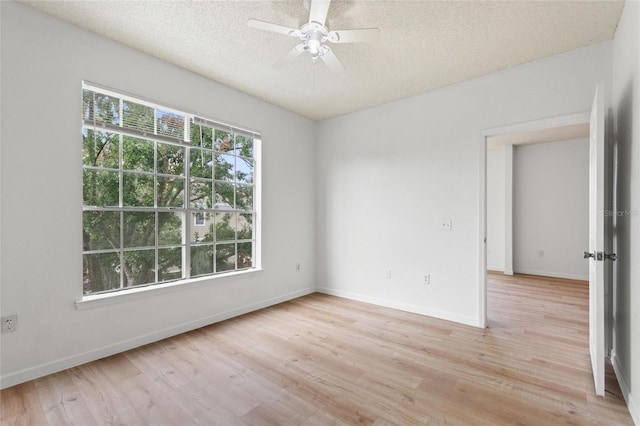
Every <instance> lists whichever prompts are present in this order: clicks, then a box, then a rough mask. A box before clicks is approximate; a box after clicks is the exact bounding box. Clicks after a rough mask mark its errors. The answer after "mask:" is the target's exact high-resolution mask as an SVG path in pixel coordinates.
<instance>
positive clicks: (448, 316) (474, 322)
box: [316, 287, 482, 327]
mask: <svg viewBox="0 0 640 426" xmlns="http://www.w3.org/2000/svg"><path fill="white" fill-rule="evenodd" d="M316 291H317V292H318V293H324V294H329V295H331V296H338V297H344V298H345V299H351V300H357V301H359V302H365V303H371V304H372V305H378V306H384V307H386V308H393V309H398V310H401V311H406V312H413V313H415V314H421V315H426V316H430V317H434V318H439V319H443V320H447V321H453V322H457V323H460V324H465V325H471V326H474V327H482V325H481V322H480V318H476V317H470V316H466V315H458V314H454V313H451V312H445V311H438V310H435V309H429V308H425V307H422V306H416V305H411V304H408V303H402V302H396V301H393V300H388V299H381V298H377V297H371V296H365V295H362V294H357V293H351V292H348V291H342V290H336V289H333V288H327V287H319V288H317V289H316Z"/></svg>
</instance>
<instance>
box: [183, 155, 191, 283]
mask: <svg viewBox="0 0 640 426" xmlns="http://www.w3.org/2000/svg"><path fill="white" fill-rule="evenodd" d="M183 168H184V189H183V192H184V209H185V212H184V217H183V218H182V229H183V232H182V242H183V247H184V249H183V256H182V276H183V277H184V278H185V279H187V278H191V243H190V242H191V202H190V199H191V195H190V193H189V192H190V190H191V147H187V148H185V150H184V167H183Z"/></svg>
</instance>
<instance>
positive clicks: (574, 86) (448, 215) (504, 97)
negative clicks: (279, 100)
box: [317, 42, 611, 325]
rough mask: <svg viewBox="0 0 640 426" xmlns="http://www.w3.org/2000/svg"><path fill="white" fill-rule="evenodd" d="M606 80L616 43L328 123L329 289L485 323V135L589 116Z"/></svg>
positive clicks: (324, 185) (322, 168)
mask: <svg viewBox="0 0 640 426" xmlns="http://www.w3.org/2000/svg"><path fill="white" fill-rule="evenodd" d="M599 82H608V83H610V82H611V42H605V43H600V44H596V45H592V46H589V47H586V48H582V49H577V50H574V51H572V52H568V53H566V54H562V55H558V56H554V57H550V58H546V59H542V60H539V61H535V62H531V63H528V64H526V65H523V66H520V67H517V68H512V69H509V70H504V71H501V72H497V73H493V74H490V75H487V76H484V77H480V78H476V79H472V80H468V81H465V82H463V83H460V84H455V85H451V86H448V87H444V88H441V89H437V90H433V91H430V92H427V93H424V94H421V95H418V96H413V97H410V98H406V99H402V100H398V101H395V102H390V103H387V104H384V105H380V106H377V107H373V108H369V109H366V110H362V111H359V112H355V113H352V114H347V115H343V116H340V117H336V118H332V119H328V120H324V121H322V122H320V123H319V124H318V128H317V129H318V130H317V141H318V143H317V164H318V166H317V167H318V174H317V183H318V189H317V197H318V198H317V207H318V227H317V235H318V248H317V253H318V264H317V271H318V278H317V285H318V288H319V289H320V291H323V292H326V293H330V294H336V295H340V296H344V297H350V298H353V299H359V300H364V301H367V302H372V303H378V304H381V305H386V306H391V307H396V308H400V309H405V310H409V311H413V312H420V313H424V314H428V315H432V316H435V317H440V318H445V319H450V320H454V321H459V322H463V323H467V324H473V325H480V324H483V317H482V312H481V310H482V305H481V303H480V300H481V295H480V292H481V286H480V276H481V270H483V265H481V264H480V263H481V260H480V259H481V256H480V244H479V242H480V241H482V239H483V238H484V236H481V235H480V233H481V230H480V229H481V226H480V225H481V224H480V205H481V204H480V197H481V191H480V185H479V180H480V164H481V161H483V160H484V157H483V154H482V150H483V149H484V146H483V143H484V141H482V139H481V133H482V131H483V129H491V128H496V127H499V126H506V125H511V124H515V123H522V122H527V121H534V120H540V119H543V118H548V117H555V116H561V115H566V114H574V113H579V112H584V111H589V110H590V108H591V103H592V100H593V94H594V91H595V87H596V85H597V84H598V83H599ZM449 221H450V223H451V224H452V226H451V230H444V229H443V226H442V224H443V223H449ZM389 271H390V273H389ZM425 276H427V277H428V282H429V283H428V284H427V283H426V282H425Z"/></svg>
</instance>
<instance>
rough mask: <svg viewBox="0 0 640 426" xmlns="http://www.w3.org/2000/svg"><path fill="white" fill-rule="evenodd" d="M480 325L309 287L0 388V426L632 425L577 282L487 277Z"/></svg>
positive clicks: (584, 285)
mask: <svg viewBox="0 0 640 426" xmlns="http://www.w3.org/2000/svg"><path fill="white" fill-rule="evenodd" d="M488 288H489V296H488V301H489V314H488V316H489V328H487V329H478V328H474V327H469V326H464V325H460V324H455V323H452V322H448V321H443V320H438V319H434V318H429V317H425V316H421V315H416V314H411V313H406V312H402V311H397V310H393V309H388V308H383V307H379V306H375V305H369V304H365V303H360V302H355V301H351V300H347V299H341V298H337V297H332V296H327V295H323V294H312V295H309V296H305V297H302V298H299V299H296V300H293V301H290V302H286V303H282V304H280V305H277V306H273V307H270V308H267V309H263V310H261V311H258V312H254V313H251V314H247V315H243V316H241V317H238V318H234V319H232V320H228V321H224V322H221V323H218V324H214V325H211V326H208V327H204V328H201V329H199V330H195V331H192V332H190V333H185V334H182V335H179V336H176V337H173V338H170V339H166V340H163V341H160V342H157V343H153V344H150V345H147V346H144V347H141V348H138V349H134V350H131V351H128V352H125V353H122V354H118V355H114V356H112V357H109V358H105V359H102V360H99V361H95V362H92V363H89V364H86V365H82V366H79V367H76V368H72V369H69V370H66V371H63V372H60V373H57V374H53V375H50V376H47V377H44V378H41V379H37V380H33V381H30V382H27V383H24V384H21V385H18V386H14V387H12V388H8V389H5V390H3V391H2V393H1V398H2V418H1V419H2V425H10V424H29V425H39V424H49V425H62V424H81V425H91V424H100V425H102V424H127V425H128V424H132V425H133V424H136V425H141V424H148V425H188V424H207V425H213V424H217V425H236V424H237V425H245V424H246V425H262V424H277V425H289V424H290V425H327V424H339V425H341V424H346V425H351V424H355V423H364V424H376V425H388V424H399V425H407V424H434V425H439V424H447V425H496V424H500V425H506V424H527V425H541V424H543V425H556V424H603V425H614V424H620V425H625V424H633V422H632V420H631V417H630V416H629V413H628V410H627V408H626V406H625V404H624V400H623V398H622V396H621V394H620V390H619V388H618V385H617V382H616V380H615V376H614V375H613V373H612V371H611V369H609V371H608V376H607V392H606V396H605V397H597V396H595V394H594V391H593V381H592V375H591V367H590V361H589V352H588V345H587V342H588V284H587V283H585V282H583V281H571V280H559V279H548V278H540V277H531V276H516V277H506V276H503V275H497V274H490V275H489V286H488Z"/></svg>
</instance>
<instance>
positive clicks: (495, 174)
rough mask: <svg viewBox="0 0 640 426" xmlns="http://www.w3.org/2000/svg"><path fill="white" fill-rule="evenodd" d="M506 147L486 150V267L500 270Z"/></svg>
mask: <svg viewBox="0 0 640 426" xmlns="http://www.w3.org/2000/svg"><path fill="white" fill-rule="evenodd" d="M506 148H507V147H506V146H500V147H497V148H493V149H488V150H487V269H488V270H490V271H500V272H504V270H505V244H506V240H505V238H506V236H505V230H506V229H505V228H506V217H505V213H506V205H505V201H506V187H505V183H506V182H505V178H506V169H505V166H506V164H505V161H506ZM509 148H510V147H509Z"/></svg>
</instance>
